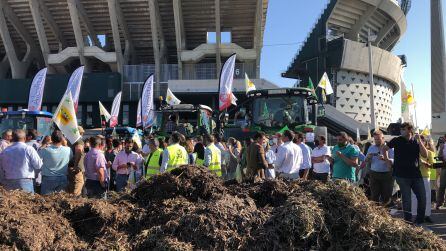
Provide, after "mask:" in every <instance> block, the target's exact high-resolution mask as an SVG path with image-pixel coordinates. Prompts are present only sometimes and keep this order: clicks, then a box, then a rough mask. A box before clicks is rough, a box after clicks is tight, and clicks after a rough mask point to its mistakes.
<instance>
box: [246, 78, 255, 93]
mask: <svg viewBox="0 0 446 251" xmlns="http://www.w3.org/2000/svg"><path fill="white" fill-rule="evenodd" d="M245 87H246V94H248V92H250V91H255V90H256V86H255V85H254V82H252V81H251V80H250V79H249V78H248V74H246V73H245Z"/></svg>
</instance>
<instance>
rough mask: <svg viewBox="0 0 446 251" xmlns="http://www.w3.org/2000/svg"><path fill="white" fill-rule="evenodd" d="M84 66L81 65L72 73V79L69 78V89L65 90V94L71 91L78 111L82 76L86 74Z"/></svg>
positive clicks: (75, 108)
mask: <svg viewBox="0 0 446 251" xmlns="http://www.w3.org/2000/svg"><path fill="white" fill-rule="evenodd" d="M84 68H85V67H84V66H81V67H79V68H77V69H76V70H75V71H74V72H73V74H71V77H70V80H68V86H67V90H66V91H65V94H68V92H71V96H72V98H73V102H74V110H76V111H77V104H78V101H79V93H80V92H81V84H82V77H83V76H84Z"/></svg>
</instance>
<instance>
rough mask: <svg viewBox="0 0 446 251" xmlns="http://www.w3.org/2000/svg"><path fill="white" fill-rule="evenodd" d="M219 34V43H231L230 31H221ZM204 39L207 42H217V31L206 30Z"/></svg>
mask: <svg viewBox="0 0 446 251" xmlns="http://www.w3.org/2000/svg"><path fill="white" fill-rule="evenodd" d="M220 34H221V43H222V44H230V43H232V34H231V32H230V31H222V32H220ZM206 41H207V43H208V44H215V43H217V33H216V32H215V31H208V32H207V36H206Z"/></svg>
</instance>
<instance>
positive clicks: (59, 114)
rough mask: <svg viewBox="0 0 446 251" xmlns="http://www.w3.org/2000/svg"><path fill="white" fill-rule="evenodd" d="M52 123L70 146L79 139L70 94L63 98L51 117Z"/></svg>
mask: <svg viewBox="0 0 446 251" xmlns="http://www.w3.org/2000/svg"><path fill="white" fill-rule="evenodd" d="M53 121H54V123H55V124H56V125H57V127H59V129H60V130H61V131H62V133H63V134H64V135H65V137H66V138H67V140H68V141H69V142H70V143H71V144H74V143H75V142H76V141H78V140H79V139H80V138H81V135H80V133H79V130H78V127H77V118H76V112H75V111H74V103H73V99H72V98H71V92H68V93H67V94H65V95H64V96H63V98H62V100H61V101H60V104H59V106H58V107H57V109H56V112H55V113H54V115H53Z"/></svg>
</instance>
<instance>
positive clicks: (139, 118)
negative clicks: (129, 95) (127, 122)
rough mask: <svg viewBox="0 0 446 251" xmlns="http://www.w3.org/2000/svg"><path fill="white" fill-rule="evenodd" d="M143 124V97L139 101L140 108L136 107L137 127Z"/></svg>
mask: <svg viewBox="0 0 446 251" xmlns="http://www.w3.org/2000/svg"><path fill="white" fill-rule="evenodd" d="M139 126H141V99H139V101H138V108H137V109H136V127H139Z"/></svg>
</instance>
